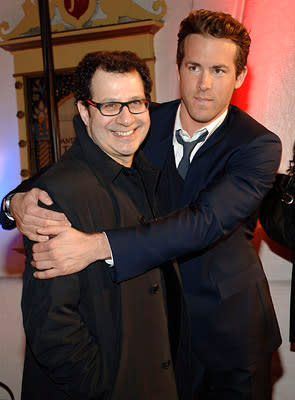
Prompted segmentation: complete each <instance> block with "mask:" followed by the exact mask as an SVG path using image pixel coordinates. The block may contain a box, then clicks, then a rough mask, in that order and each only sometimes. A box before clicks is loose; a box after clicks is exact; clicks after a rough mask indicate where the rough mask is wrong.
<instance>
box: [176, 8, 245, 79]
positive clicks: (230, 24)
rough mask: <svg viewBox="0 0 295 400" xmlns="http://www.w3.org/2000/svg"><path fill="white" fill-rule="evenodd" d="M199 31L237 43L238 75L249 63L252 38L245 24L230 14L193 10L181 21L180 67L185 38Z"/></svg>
mask: <svg viewBox="0 0 295 400" xmlns="http://www.w3.org/2000/svg"><path fill="white" fill-rule="evenodd" d="M192 33H197V34H201V35H211V36H214V37H216V38H225V39H230V40H232V41H233V42H234V43H235V44H236V45H237V53H236V59H235V66H236V75H237V76H238V75H239V74H240V73H241V72H242V71H243V69H244V68H245V66H246V64H247V57H248V53H249V47H250V43H251V39H250V36H249V33H248V31H247V29H246V28H245V26H244V25H243V24H242V23H241V22H239V21H238V20H236V19H234V18H233V17H232V16H231V15H230V14H225V13H222V12H216V11H209V10H195V11H192V12H191V13H190V14H189V15H188V16H187V17H186V18H185V19H184V20H182V21H181V23H180V28H179V32H178V45H177V65H178V68H180V66H181V63H182V60H183V58H184V41H185V38H186V37H187V36H188V35H190V34H192Z"/></svg>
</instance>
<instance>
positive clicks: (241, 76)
mask: <svg viewBox="0 0 295 400" xmlns="http://www.w3.org/2000/svg"><path fill="white" fill-rule="evenodd" d="M247 72H248V68H247V67H244V69H243V71H242V72H241V73H240V74H239V75H238V76H237V79H236V84H235V89H239V87H241V86H242V84H243V82H244V80H245V78H246V75H247Z"/></svg>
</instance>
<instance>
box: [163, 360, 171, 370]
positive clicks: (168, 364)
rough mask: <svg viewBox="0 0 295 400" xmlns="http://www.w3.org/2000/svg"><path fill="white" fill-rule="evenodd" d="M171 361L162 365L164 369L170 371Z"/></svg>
mask: <svg viewBox="0 0 295 400" xmlns="http://www.w3.org/2000/svg"><path fill="white" fill-rule="evenodd" d="M170 364H171V361H170V360H167V361H165V362H163V363H162V368H163V369H168V368H169V367H170Z"/></svg>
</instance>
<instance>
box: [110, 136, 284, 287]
mask: <svg viewBox="0 0 295 400" xmlns="http://www.w3.org/2000/svg"><path fill="white" fill-rule="evenodd" d="M237 134H238V133H237ZM280 154H281V143H280V140H279V139H278V137H277V136H276V135H273V134H266V135H261V136H258V137H256V138H255V139H254V140H252V141H251V142H250V143H248V144H247V145H244V146H241V148H239V149H237V151H236V152H235V155H233V156H232V157H231V159H230V160H229V161H228V162H227V164H226V166H225V168H224V170H223V171H222V173H221V174H220V175H219V177H218V178H217V179H215V180H214V182H211V183H210V184H209V185H208V186H207V188H206V189H205V190H203V191H202V192H201V193H200V195H199V196H198V198H196V199H194V200H193V201H192V202H191V204H190V205H189V206H188V207H186V208H184V209H182V210H179V211H176V212H174V213H172V214H170V215H169V216H167V217H165V218H160V219H159V220H157V221H154V222H152V223H149V224H145V225H140V226H137V227H133V228H127V229H119V230H109V231H106V234H107V236H108V239H109V242H110V246H111V249H112V253H113V258H114V268H113V269H112V272H111V273H112V278H113V279H114V280H115V281H117V282H120V281H122V280H125V279H129V278H131V277H134V276H136V275H138V274H140V273H143V272H144V271H146V270H148V269H150V268H152V267H153V266H155V265H159V264H161V263H163V262H165V261H167V260H168V259H171V258H173V257H180V256H183V255H187V254H189V253H191V252H195V251H200V250H202V249H204V248H206V247H207V246H209V245H210V244H212V243H214V242H215V241H216V240H218V239H219V238H220V237H222V236H224V235H226V234H228V233H230V232H231V231H232V230H233V229H234V228H235V227H236V226H237V225H238V224H239V223H241V222H242V221H244V220H245V219H246V218H247V217H249V216H250V215H251V214H252V213H253V212H254V211H256V209H257V207H258V206H259V204H260V202H261V200H262V199H263V197H264V196H265V194H266V193H267V192H268V190H269V189H270V188H271V186H272V184H273V181H274V179H275V174H276V170H277V167H278V164H279V161H280Z"/></svg>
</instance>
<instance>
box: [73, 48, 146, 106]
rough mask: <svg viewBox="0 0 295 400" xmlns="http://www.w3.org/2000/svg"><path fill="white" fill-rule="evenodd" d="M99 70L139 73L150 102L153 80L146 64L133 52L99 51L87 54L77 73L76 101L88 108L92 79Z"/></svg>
mask: <svg viewBox="0 0 295 400" xmlns="http://www.w3.org/2000/svg"><path fill="white" fill-rule="evenodd" d="M97 69H101V70H103V71H105V72H115V73H122V74H123V73H126V72H132V71H137V72H138V73H139V75H140V77H141V79H142V82H143V86H144V94H145V97H146V99H148V100H150V98H151V90H152V79H151V76H150V71H149V69H148V66H147V65H146V63H145V62H144V61H143V60H142V59H141V58H140V57H138V56H137V55H136V54H135V53H133V52H132V51H97V52H95V53H89V54H86V56H85V57H84V58H83V59H82V60H81V61H80V63H79V64H78V66H77V68H76V71H75V90H74V94H75V99H76V102H77V101H79V100H80V101H82V102H83V104H84V105H85V106H86V107H88V106H89V105H88V103H86V100H88V99H91V98H92V97H91V95H92V94H91V82H92V77H93V75H94V73H95V71H96V70H97Z"/></svg>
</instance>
